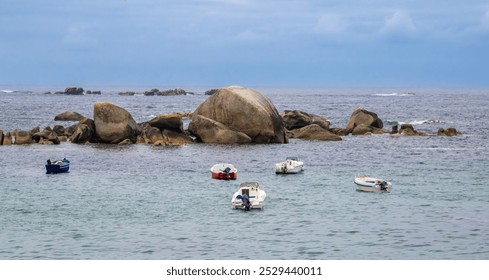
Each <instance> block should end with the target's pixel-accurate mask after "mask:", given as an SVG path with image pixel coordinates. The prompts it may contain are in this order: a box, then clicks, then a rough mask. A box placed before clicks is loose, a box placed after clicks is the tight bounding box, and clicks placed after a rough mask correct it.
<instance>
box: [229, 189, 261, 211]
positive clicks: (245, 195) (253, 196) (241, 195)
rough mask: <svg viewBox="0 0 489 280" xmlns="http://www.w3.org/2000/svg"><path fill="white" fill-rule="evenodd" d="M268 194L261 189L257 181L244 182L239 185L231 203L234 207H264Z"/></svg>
mask: <svg viewBox="0 0 489 280" xmlns="http://www.w3.org/2000/svg"><path fill="white" fill-rule="evenodd" d="M266 197H267V194H266V193H265V191H264V190H262V189H260V186H259V184H258V183H257V182H244V183H241V184H240V185H239V189H238V191H236V192H235V193H234V194H233V197H232V198H231V204H232V205H233V208H234V209H243V210H246V211H248V210H251V209H262V208H263V206H264V203H265V198H266Z"/></svg>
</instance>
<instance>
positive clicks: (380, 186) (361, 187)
mask: <svg viewBox="0 0 489 280" xmlns="http://www.w3.org/2000/svg"><path fill="white" fill-rule="evenodd" d="M355 184H356V185H357V191H360V192H391V188H392V184H391V182H388V181H385V180H383V179H378V178H373V177H368V176H356V177H355Z"/></svg>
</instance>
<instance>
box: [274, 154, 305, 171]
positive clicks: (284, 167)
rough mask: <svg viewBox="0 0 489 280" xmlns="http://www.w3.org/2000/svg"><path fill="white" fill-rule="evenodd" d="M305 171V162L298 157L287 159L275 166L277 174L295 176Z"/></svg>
mask: <svg viewBox="0 0 489 280" xmlns="http://www.w3.org/2000/svg"><path fill="white" fill-rule="evenodd" d="M302 170H304V162H303V161H300V160H299V159H298V158H297V157H287V158H286V159H285V161H284V162H279V163H276V164H275V173H276V174H293V173H299V172H301V171H302Z"/></svg>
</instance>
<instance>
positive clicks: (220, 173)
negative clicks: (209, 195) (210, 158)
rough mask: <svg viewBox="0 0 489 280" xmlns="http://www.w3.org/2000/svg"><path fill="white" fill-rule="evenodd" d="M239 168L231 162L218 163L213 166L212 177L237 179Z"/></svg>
mask: <svg viewBox="0 0 489 280" xmlns="http://www.w3.org/2000/svg"><path fill="white" fill-rule="evenodd" d="M237 176H238V169H236V167H234V165H232V164H231V163H217V164H214V166H212V167H211V177H212V178H214V179H223V180H235V179H236V178H237Z"/></svg>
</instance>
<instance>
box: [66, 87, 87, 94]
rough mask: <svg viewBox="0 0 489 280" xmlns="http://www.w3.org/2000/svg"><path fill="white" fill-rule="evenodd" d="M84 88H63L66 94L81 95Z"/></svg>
mask: <svg viewBox="0 0 489 280" xmlns="http://www.w3.org/2000/svg"><path fill="white" fill-rule="evenodd" d="M84 92H85V90H84V89H83V88H81V87H78V88H77V87H67V88H65V91H64V93H65V94H68V95H83V93H84Z"/></svg>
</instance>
